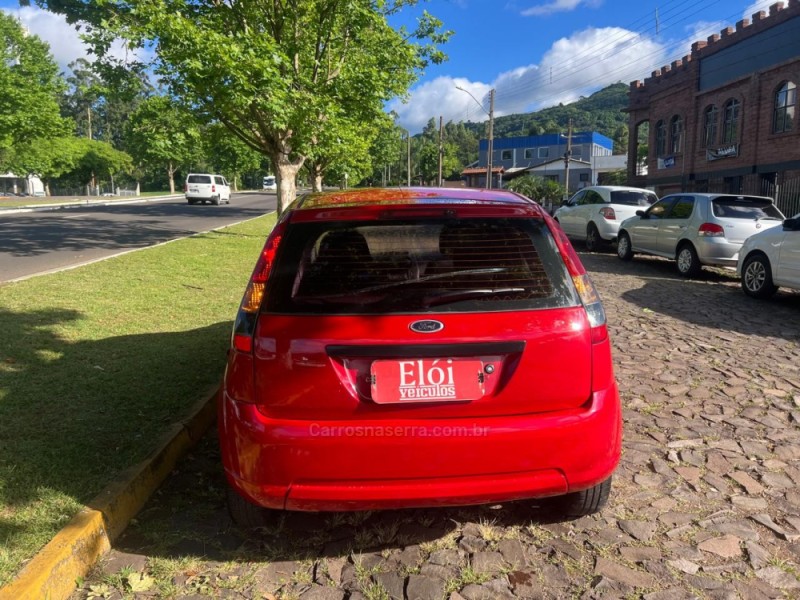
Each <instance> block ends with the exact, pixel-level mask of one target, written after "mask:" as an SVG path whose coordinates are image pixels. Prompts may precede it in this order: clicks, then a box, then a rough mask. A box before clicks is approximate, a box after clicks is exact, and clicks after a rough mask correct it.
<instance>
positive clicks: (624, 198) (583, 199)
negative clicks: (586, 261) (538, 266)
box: [553, 185, 658, 252]
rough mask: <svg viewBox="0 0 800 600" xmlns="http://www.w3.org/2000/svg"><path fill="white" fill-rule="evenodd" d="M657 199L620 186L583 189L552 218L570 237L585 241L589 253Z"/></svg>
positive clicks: (643, 190) (609, 239)
mask: <svg viewBox="0 0 800 600" xmlns="http://www.w3.org/2000/svg"><path fill="white" fill-rule="evenodd" d="M656 200H658V196H656V195H655V193H653V192H651V191H650V190H645V189H642V188H634V187H623V186H617V185H595V186H591V187H587V188H583V189H582V190H581V191H580V192H578V193H577V194H575V195H574V196H573V197H572V198H570V199H569V200H567V202H566V204H564V205H563V206H561V207H560V208H559V209H558V210H557V211H556V212H555V214H554V215H553V217H554V218H555V220H556V221H558V222H559V224H560V225H561V229H563V230H564V233H566V234H567V236H568V237H571V238H575V239H579V240H583V241H585V242H586V249H587V250H588V251H589V252H594V251H596V250H599V249H600V248H601V247H602V246H603V245H604V244H606V243H608V242H612V241H614V240H615V239H616V238H617V232H618V231H619V224H620V223H621V222H622V221H624V220H625V219H627V218H628V217H632V216H634V215H635V214H636V211H637V210H640V209H642V208H647V207H649V206H650V205H651V204H653V202H655V201H656Z"/></svg>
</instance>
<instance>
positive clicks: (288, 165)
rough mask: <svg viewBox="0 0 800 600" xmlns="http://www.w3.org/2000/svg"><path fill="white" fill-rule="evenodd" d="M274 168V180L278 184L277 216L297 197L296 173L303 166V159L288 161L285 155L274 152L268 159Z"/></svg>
mask: <svg viewBox="0 0 800 600" xmlns="http://www.w3.org/2000/svg"><path fill="white" fill-rule="evenodd" d="M270 158H271V159H272V164H273V165H274V166H275V180H276V182H277V184H278V214H279V215H280V214H281V213H283V211H284V210H286V207H287V206H289V205H290V204H291V203H292V202H294V199H295V197H296V196H297V173H298V171H300V168H301V167H302V166H303V162H304V161H305V157H300V158H297V159H295V160H290V159H289V158H288V157H287V155H286V153H283V152H274V153H273V154H272V156H271V157H270Z"/></svg>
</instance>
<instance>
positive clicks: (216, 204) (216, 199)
mask: <svg viewBox="0 0 800 600" xmlns="http://www.w3.org/2000/svg"><path fill="white" fill-rule="evenodd" d="M211 204H213V205H214V206H219V196H214V197H213V198H212V199H211Z"/></svg>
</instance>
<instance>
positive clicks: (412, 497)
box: [219, 189, 622, 525]
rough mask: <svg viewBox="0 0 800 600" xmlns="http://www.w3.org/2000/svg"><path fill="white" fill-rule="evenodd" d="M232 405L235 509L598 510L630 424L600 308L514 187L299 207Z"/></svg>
mask: <svg viewBox="0 0 800 600" xmlns="http://www.w3.org/2000/svg"><path fill="white" fill-rule="evenodd" d="M232 345H233V347H232V350H231V352H230V354H229V358H228V366H227V370H226V374H225V381H224V385H223V388H222V392H221V398H220V418H219V428H220V441H221V447H222V456H223V462H224V467H225V472H226V474H227V478H228V482H229V483H230V486H231V488H232V490H233V493H231V494H230V507H231V512H232V514H233V516H234V518H236V520H237V521H239V522H240V523H243V524H250V525H257V524H259V523H260V522H262V520H263V519H264V518H265V517H266V516H267V515H268V512H266V511H263V510H262V509H263V508H267V509H279V510H284V509H286V510H365V509H376V508H400V507H425V506H444V505H465V504H481V503H490V502H491V503H495V502H503V501H509V500H520V499H527V498H542V497H547V496H563V499H562V504H563V509H564V511H565V513H567V514H568V515H580V514H587V513H590V512H594V511H596V510H598V509H599V508H600V507H601V506H602V505H603V504H604V503H605V500H606V499H607V497H608V493H609V490H610V484H611V474H612V472H613V471H614V469H615V467H616V465H617V463H618V461H619V456H620V446H621V436H622V425H621V417H620V405H619V394H618V391H617V387H616V382H615V380H614V374H613V368H612V362H611V350H610V344H609V340H608V333H607V330H606V324H605V313H604V312H603V308H602V305H601V304H600V300H599V298H598V296H597V294H596V292H595V290H594V287H593V285H592V283H591V281H590V279H589V277H588V275H587V274H586V272H585V270H584V268H583V266H582V265H581V263H580V260H579V259H578V256H577V255H576V254H575V252H574V251H573V249H572V246H571V245H570V244H569V242H568V241H567V240H566V238H565V237H564V235H563V233H562V232H561V229H560V228H559V227H558V225H557V224H555V223H554V222H553V221H552V220H551V219H550V217H549V216H548V215H547V214H546V213H545V212H544V211H543V210H542V209H541V208H540V207H539V206H538V205H537V204H535V203H534V202H531V201H530V200H528V199H526V198H523V197H521V196H518V195H516V194H513V193H510V192H498V191H482V190H448V189H390V190H375V189H366V190H357V191H350V192H336V193H331V194H312V195H308V196H305V197H303V198H301V199H299V200H298V201H297V202H295V203H294V204H293V205H292V206H290V207H289V209H288V210H287V211H285V212H284V214H283V215H282V216H281V218H280V221H279V222H278V224H277V226H276V227H275V229H274V231H273V232H272V234H271V235H270V237H269V239H268V240H267V242H266V244H265V246H264V250H263V252H262V254H261V257H260V259H259V261H258V264H257V265H256V268H255V270H254V272H253V276H252V278H251V281H250V284H249V286H248V288H247V291H246V292H245V297H244V299H243V301H242V305H241V308H240V310H239V314H238V316H237V320H236V325H235V328H234V333H233V344H232Z"/></svg>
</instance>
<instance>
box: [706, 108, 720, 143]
mask: <svg viewBox="0 0 800 600" xmlns="http://www.w3.org/2000/svg"><path fill="white" fill-rule="evenodd" d="M718 116H719V109H717V107H716V105H714V104H712V105H711V106H709V107H708V108H706V110H705V113H703V146H705V147H706V148H709V147H711V146H713V145H715V144H716V143H717V118H718Z"/></svg>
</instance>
